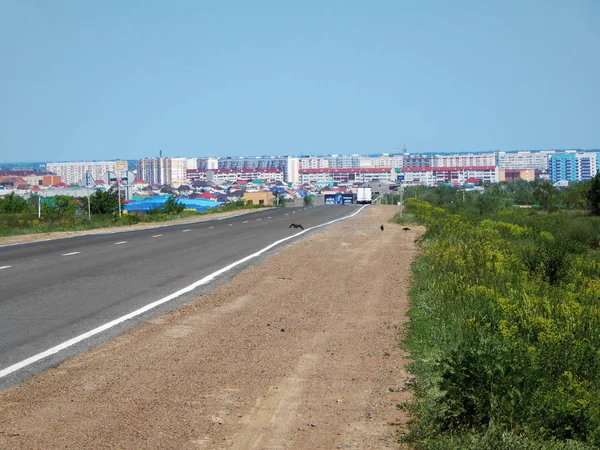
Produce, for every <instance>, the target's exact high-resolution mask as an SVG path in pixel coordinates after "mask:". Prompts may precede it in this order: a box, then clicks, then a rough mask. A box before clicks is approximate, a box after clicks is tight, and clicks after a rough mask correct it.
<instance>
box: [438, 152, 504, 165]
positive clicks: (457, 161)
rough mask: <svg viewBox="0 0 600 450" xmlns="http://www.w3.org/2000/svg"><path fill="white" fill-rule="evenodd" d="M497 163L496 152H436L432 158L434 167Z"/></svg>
mask: <svg viewBox="0 0 600 450" xmlns="http://www.w3.org/2000/svg"><path fill="white" fill-rule="evenodd" d="M495 165H496V155H495V153H453V154H435V155H433V159H432V166H433V167H475V166H495Z"/></svg>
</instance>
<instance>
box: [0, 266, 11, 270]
mask: <svg viewBox="0 0 600 450" xmlns="http://www.w3.org/2000/svg"><path fill="white" fill-rule="evenodd" d="M11 267H12V266H2V267H0V270H2V269H10V268H11Z"/></svg>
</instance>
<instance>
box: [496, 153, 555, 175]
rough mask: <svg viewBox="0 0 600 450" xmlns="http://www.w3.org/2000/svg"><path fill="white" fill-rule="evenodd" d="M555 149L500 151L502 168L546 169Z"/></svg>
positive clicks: (499, 156)
mask: <svg viewBox="0 0 600 450" xmlns="http://www.w3.org/2000/svg"><path fill="white" fill-rule="evenodd" d="M553 154H555V152H554V151H552V150H549V151H539V152H536V151H520V152H498V167H499V168H500V170H509V169H536V170H542V171H546V170H548V168H549V162H550V158H551V157H552V155H553Z"/></svg>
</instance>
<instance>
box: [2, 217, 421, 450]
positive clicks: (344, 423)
mask: <svg viewBox="0 0 600 450" xmlns="http://www.w3.org/2000/svg"><path fill="white" fill-rule="evenodd" d="M396 212H397V209H396V207H394V206H372V207H369V208H366V209H365V210H364V211H363V212H362V213H361V214H359V215H358V216H356V217H354V218H352V219H349V220H346V221H342V222H339V223H336V224H334V225H332V226H330V227H328V228H326V229H325V230H323V231H320V232H316V233H309V234H308V235H306V237H304V238H303V239H301V240H298V241H295V242H294V243H293V244H291V245H290V246H288V247H287V248H285V249H283V250H282V251H280V252H278V253H276V254H275V255H273V256H271V257H270V258H268V259H266V260H264V261H262V262H260V263H259V264H257V265H254V266H252V267H250V268H249V269H247V270H245V271H243V272H242V273H240V274H239V275H237V276H236V277H234V278H233V279H232V280H231V282H229V283H227V284H224V285H222V286H220V287H218V288H216V289H215V290H213V291H211V292H210V293H208V294H207V295H203V296H201V297H199V298H197V299H196V300H195V301H193V302H191V303H189V304H188V305H186V306H184V307H182V308H180V309H178V310H176V311H174V312H172V313H171V314H168V315H166V316H162V317H159V318H155V319H153V320H151V321H148V322H146V323H144V324H142V325H141V326H139V327H137V328H135V329H134V330H132V331H130V332H128V333H127V334H125V335H123V336H120V337H119V338H117V339H114V340H112V341H110V342H108V343H106V344H104V345H101V346H99V347H97V348H95V349H94V350H92V351H90V352H88V353H86V354H82V355H79V356H77V357H75V358H73V359H71V360H69V361H67V362H65V363H64V364H62V365H60V366H59V367H57V368H54V369H50V370H48V371H46V372H44V373H43V374H41V375H39V376H37V377H34V378H33V379H31V380H30V381H29V382H27V383H24V384H22V385H20V386H16V387H14V388H12V389H9V390H8V391H5V392H2V393H0V448H28V449H32V448H34V449H37V448H39V449H48V448H74V449H75V448H77V449H79V448H176V449H203V448H206V449H240V450H241V449H286V448H289V449H311V450H314V449H333V448H360V449H382V448H398V444H397V443H396V432H397V427H396V426H395V425H393V424H406V422H407V420H408V417H407V415H406V413H405V412H404V411H401V410H399V409H398V408H396V405H397V404H398V403H400V402H404V401H407V400H409V395H410V394H409V393H408V392H406V390H405V389H404V388H405V386H406V383H407V382H408V380H409V379H410V375H409V373H407V370H406V363H407V362H408V361H407V360H406V359H405V358H404V356H405V353H404V352H403V351H402V350H400V349H398V348H396V343H397V340H398V333H399V330H400V329H401V328H402V325H403V324H404V323H405V322H406V321H407V320H408V319H407V317H406V311H407V308H408V297H407V290H408V287H409V286H408V284H409V275H410V263H411V261H412V259H413V258H414V256H415V253H416V248H415V243H414V239H415V237H416V235H417V234H418V233H419V231H416V230H411V231H408V232H405V231H402V230H401V227H399V226H395V225H392V224H387V223H386V221H387V220H388V219H389V218H391V217H392V216H393V215H394V214H395V213H396ZM382 223H385V231H383V232H382V231H380V230H379V226H380V225H381V224H382Z"/></svg>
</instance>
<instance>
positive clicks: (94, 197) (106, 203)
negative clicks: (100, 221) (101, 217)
mask: <svg viewBox="0 0 600 450" xmlns="http://www.w3.org/2000/svg"><path fill="white" fill-rule="evenodd" d="M118 195H119V194H118V192H117V191H116V190H114V189H112V188H111V189H109V190H108V191H101V190H97V191H94V193H92V194H90V211H91V213H92V214H111V213H113V212H115V210H116V209H117V208H118V207H119V197H118ZM85 202H86V203H85V207H86V208H87V199H86V200H85Z"/></svg>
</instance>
